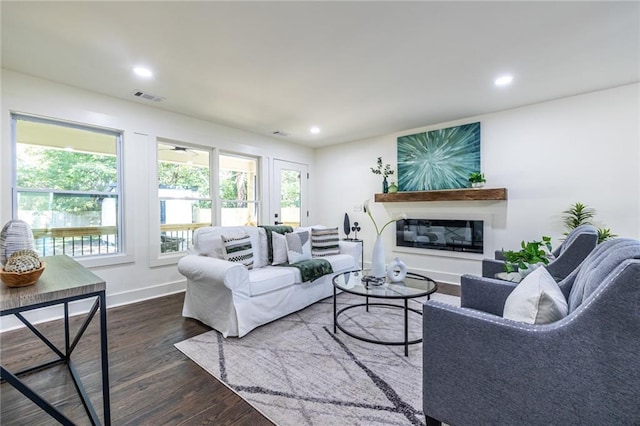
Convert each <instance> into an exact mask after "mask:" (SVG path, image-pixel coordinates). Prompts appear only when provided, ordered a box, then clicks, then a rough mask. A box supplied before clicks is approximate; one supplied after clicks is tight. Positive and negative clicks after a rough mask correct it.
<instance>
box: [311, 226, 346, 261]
mask: <svg viewBox="0 0 640 426" xmlns="http://www.w3.org/2000/svg"><path fill="white" fill-rule="evenodd" d="M338 241H339V237H338V228H337V227H336V228H326V229H315V228H314V229H312V230H311V256H312V257H324V256H330V255H332V254H340V247H339V245H338Z"/></svg>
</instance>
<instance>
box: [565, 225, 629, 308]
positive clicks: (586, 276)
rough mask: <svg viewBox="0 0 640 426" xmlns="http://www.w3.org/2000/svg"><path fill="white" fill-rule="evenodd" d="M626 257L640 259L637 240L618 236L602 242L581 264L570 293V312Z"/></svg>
mask: <svg viewBox="0 0 640 426" xmlns="http://www.w3.org/2000/svg"><path fill="white" fill-rule="evenodd" d="M625 259H640V246H639V245H638V241H637V240H633V239H630V238H616V239H615V240H609V241H606V242H605V243H602V244H600V246H599V247H598V248H597V249H596V252H595V253H594V255H593V256H590V257H589V258H588V259H587V260H586V261H585V262H584V264H582V265H581V268H580V272H579V273H578V276H577V277H576V280H575V284H574V285H573V287H572V288H571V293H570V294H569V312H573V311H575V310H576V308H577V307H578V306H580V305H581V304H582V303H583V302H584V301H585V300H586V299H587V298H588V297H589V296H590V295H591V294H592V293H593V292H594V291H595V289H596V288H598V286H600V284H601V283H602V281H604V279H605V278H606V277H607V276H608V275H609V274H611V272H612V271H613V270H615V269H616V268H617V267H618V265H620V263H621V262H622V261H623V260H625Z"/></svg>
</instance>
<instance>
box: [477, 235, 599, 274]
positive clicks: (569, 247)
mask: <svg viewBox="0 0 640 426" xmlns="http://www.w3.org/2000/svg"><path fill="white" fill-rule="evenodd" d="M596 244H598V231H597V230H596V228H595V227H594V226H592V225H580V226H578V227H576V228H575V229H573V230H572V231H571V232H570V233H569V234H568V235H567V238H565V240H564V241H563V242H562V244H560V245H559V246H558V247H557V248H556V249H555V250H554V251H553V253H552V254H553V255H554V257H555V259H554V260H553V261H551V262H549V264H548V265H547V270H548V271H549V273H550V274H551V276H552V277H554V278H555V279H556V281H560V280H562V279H564V278H565V277H566V276H567V275H569V274H570V273H571V271H573V270H574V269H576V268H577V267H578V265H579V264H580V262H582V261H583V260H584V258H585V257H587V255H588V254H589V253H591V251H592V250H593V249H594V248H595V246H596ZM502 253H503V252H502V250H498V251H496V252H495V259H483V260H482V276H483V277H487V278H494V277H495V276H496V274H497V273H499V272H504V256H503V254H502ZM516 270H517V267H516Z"/></svg>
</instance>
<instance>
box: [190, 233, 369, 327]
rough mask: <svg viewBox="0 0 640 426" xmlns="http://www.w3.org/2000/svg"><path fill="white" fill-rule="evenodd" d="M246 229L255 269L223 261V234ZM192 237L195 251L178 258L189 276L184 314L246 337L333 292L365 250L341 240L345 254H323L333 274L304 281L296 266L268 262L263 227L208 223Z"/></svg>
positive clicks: (228, 234)
mask: <svg viewBox="0 0 640 426" xmlns="http://www.w3.org/2000/svg"><path fill="white" fill-rule="evenodd" d="M299 229H300V228H299ZM306 229H307V230H308V229H310V228H306ZM243 233H246V234H248V235H249V236H250V239H251V245H252V250H253V259H254V264H253V268H251V269H248V268H247V267H246V266H244V265H243V264H241V263H233V262H230V261H227V260H224V257H223V254H222V242H221V235H224V236H225V237H229V236H234V235H241V234H243ZM193 240H194V244H193V248H192V249H191V252H190V253H189V254H188V255H187V256H185V257H183V258H182V259H180V262H179V263H178V270H179V271H180V273H181V274H182V275H184V276H185V277H186V278H187V289H186V294H185V299H184V307H183V310H182V315H183V316H185V317H189V318H195V319H197V320H199V321H201V322H203V323H205V324H207V325H208V326H210V327H212V328H214V329H216V330H218V331H219V332H220V333H222V335H223V336H224V337H229V336H238V337H242V336H244V335H246V334H247V333H248V332H250V331H251V330H253V329H254V328H256V327H258V326H260V325H263V324H266V323H268V322H270V321H273V320H275V319H278V318H281V317H283V316H285V315H288V314H290V313H292V312H295V311H298V310H300V309H302V308H304V307H306V306H309V305H311V304H313V303H315V302H317V301H319V300H321V299H324V298H326V297H329V296H331V295H332V294H333V285H332V282H331V279H332V278H333V276H334V275H335V274H338V273H341V272H347V271H352V270H354V269H359V266H358V260H359V259H360V255H361V253H360V251H361V249H362V246H361V245H360V244H358V243H355V242H350V241H339V246H340V254H334V255H330V256H325V257H323V259H326V260H328V261H329V263H331V266H332V269H333V274H326V275H324V276H322V277H320V278H318V279H315V280H314V281H307V282H301V281H302V279H301V274H300V270H298V269H297V268H295V267H288V266H273V265H271V264H270V263H269V260H268V256H269V255H268V253H269V247H268V240H267V233H266V231H265V230H264V229H263V228H259V227H252V226H240V227H204V228H199V229H198V230H196V232H195V233H194V236H193Z"/></svg>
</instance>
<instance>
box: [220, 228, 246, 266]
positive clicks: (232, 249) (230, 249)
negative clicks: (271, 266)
mask: <svg viewBox="0 0 640 426" xmlns="http://www.w3.org/2000/svg"><path fill="white" fill-rule="evenodd" d="M220 238H221V239H222V255H223V256H224V258H225V260H228V261H229V262H235V263H242V264H243V265H244V266H246V267H247V268H249V269H251V268H252V267H253V248H252V247H251V238H250V237H249V236H248V235H247V234H244V235H240V236H234V237H225V236H224V235H221V236H220Z"/></svg>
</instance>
